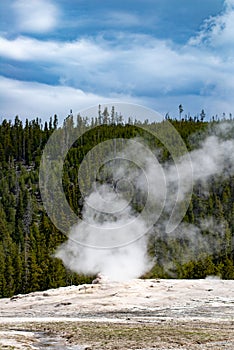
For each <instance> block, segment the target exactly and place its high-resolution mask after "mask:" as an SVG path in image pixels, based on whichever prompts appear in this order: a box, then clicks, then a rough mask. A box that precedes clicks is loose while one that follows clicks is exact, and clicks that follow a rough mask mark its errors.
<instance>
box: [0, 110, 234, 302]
mask: <svg viewBox="0 0 234 350" xmlns="http://www.w3.org/2000/svg"><path fill="white" fill-rule="evenodd" d="M181 113H182V112H181ZM99 119H100V120H101V121H102V122H103V125H98V124H99ZM170 122H171V123H172V125H173V126H174V127H175V128H176V129H177V131H178V132H179V133H180V135H181V136H182V138H183V140H184V142H185V143H186V146H187V147H188V149H189V150H191V149H194V148H196V147H197V146H198V142H199V141H200V140H202V139H203V138H204V137H205V135H206V133H207V132H208V130H209V128H212V126H213V124H216V123H217V122H214V121H213V122H210V123H207V122H201V121H198V120H194V119H192V118H191V119H188V120H185V119H182V120H180V121H177V120H170ZM139 124H141V125H143V126H144V127H145V130H143V129H142V128H139V127H138V125H139ZM64 125H66V128H67V130H69V131H71V132H72V130H74V128H79V130H86V133H84V134H83V135H82V137H81V138H80V139H79V140H78V141H77V142H75V144H74V145H73V146H72V147H71V149H70V151H69V152H68V154H67V157H66V159H65V162H64V176H63V186H64V191H65V194H66V198H67V200H68V202H69V204H70V206H71V208H72V209H73V210H74V211H75V212H76V213H77V215H78V216H81V212H82V196H81V193H80V189H79V183H78V171H79V169H80V164H81V162H82V160H83V158H84V156H85V155H87V154H88V152H89V151H90V150H91V149H93V147H94V146H96V145H97V144H98V143H99V142H103V141H105V140H112V139H115V138H116V139H117V138H120V139H121V138H123V139H129V138H135V137H142V139H144V141H145V142H147V143H148V145H149V146H150V147H151V148H152V149H155V148H158V149H159V150H160V151H159V158H160V161H161V162H165V161H168V160H170V153H169V152H168V150H167V149H166V148H164V147H163V142H161V141H159V140H157V139H156V138H155V137H153V136H152V135H151V134H150V132H147V130H160V131H161V134H162V135H164V136H163V137H165V138H167V139H169V140H170V141H171V147H173V145H174V142H173V138H171V135H170V130H169V129H168V128H167V127H166V123H164V122H162V123H151V124H149V123H148V121H146V122H145V123H140V122H139V121H134V122H133V121H132V119H131V118H129V120H128V123H127V124H124V122H123V117H122V116H119V115H117V114H116V113H115V111H114V109H112V110H111V111H110V112H108V110H105V111H104V112H103V113H101V112H100V113H99V115H98V116H97V117H96V116H94V117H93V118H92V119H91V121H90V125H91V126H92V127H94V126H96V127H95V128H91V129H89V122H88V120H87V118H82V117H81V116H78V117H77V123H75V122H74V121H73V119H72V118H68V119H66V120H65V121H64ZM55 129H57V130H58V131H57V132H58V142H57V143H58V145H57V146H58V148H59V147H61V138H60V129H59V128H58V119H57V116H54V118H50V120H49V122H48V123H45V125H44V126H43V125H42V123H41V121H40V120H39V119H36V120H32V121H28V120H26V122H25V124H24V125H23V123H22V121H20V119H19V118H18V117H16V118H15V120H14V122H13V123H12V122H11V121H7V120H3V122H2V124H1V125H0V297H9V296H11V295H13V294H14V293H28V292H31V291H35V290H45V289H48V288H56V287H59V286H65V285H70V284H79V283H88V282H90V281H91V280H92V276H82V275H77V274H75V273H72V272H71V271H68V270H66V269H65V268H64V266H63V265H62V263H61V261H60V260H58V259H56V258H54V256H53V254H54V252H55V249H56V247H58V245H59V244H61V243H62V242H64V241H65V240H66V237H65V236H64V235H63V234H62V233H61V232H59V231H58V230H57V229H56V228H55V227H54V225H53V224H52V223H51V221H50V219H49V218H48V217H47V215H46V213H45V211H44V208H43V205H42V201H41V197H40V191H39V183H38V182H39V180H38V173H39V166H40V158H41V154H42V152H43V148H44V146H45V144H46V142H47V140H48V138H49V137H50V135H51V134H52V132H53V131H54V130H55ZM194 133H196V139H194V138H193V136H192V135H194ZM66 137H67V139H66V140H62V141H63V142H68V141H69V140H68V138H69V133H68V134H67V136H66ZM107 147H108V146H107ZM117 147H118V146H117ZM176 147H177V150H178V149H179V145H178V144H177V145H176ZM53 151H54V158H56V149H55V150H53ZM103 151H106V152H107V151H109V149H106V150H105V149H103ZM175 151H176V148H175ZM92 157H93V158H92V159H91V160H90V162H89V164H90V168H89V169H88V168H86V167H85V166H84V167H83V168H82V169H81V171H82V172H83V173H82V174H83V178H84V179H85V184H81V185H83V186H85V185H88V187H89V184H91V181H92V179H91V174H92V169H95V168H96V166H97V163H98V157H99V154H98V152H97V153H96V154H95V152H94V153H93V155H92ZM52 161H53V160H52ZM130 170H131V169H130ZM102 177H103V179H105V180H107V181H112V179H111V177H110V175H109V174H108V172H103V173H102ZM233 184H234V178H233V176H231V175H230V176H229V177H225V178H223V177H222V176H220V177H219V178H218V179H217V178H216V179H212V181H211V182H210V185H209V194H208V195H207V196H203V195H202V194H201V193H202V191H200V189H201V188H200V187H199V185H197V186H196V187H195V188H194V194H193V197H192V200H191V203H190V205H189V208H188V210H187V213H186V215H185V217H184V222H185V223H187V224H199V222H200V220H201V219H203V218H209V217H211V216H212V217H213V218H214V219H215V220H216V221H217V222H218V223H219V225H220V227H222V230H223V231H222V232H223V234H222V235H221V236H219V237H218V236H217V237H216V238H215V239H216V241H217V246H218V247H220V249H219V250H217V251H215V252H214V254H210V253H209V252H207V254H205V252H203V255H202V256H198V257H197V259H196V260H193V259H191V260H189V259H187V261H185V262H182V261H181V259H180V255H181V252H182V251H183V250H184V249H185V246H186V242H185V241H181V240H178V239H171V240H165V239H162V238H158V239H157V241H156V242H155V241H152V242H151V241H150V243H149V252H150V254H151V255H152V256H156V258H157V262H156V263H155V265H154V267H153V268H152V269H151V271H150V272H148V273H147V274H146V275H145V276H144V277H145V278H155V277H161V278H170V277H179V278H204V277H206V276H207V275H217V276H220V277H222V278H225V279H233V278H234V252H233V246H232V243H233V238H234V220H233V217H234V204H233V197H234V186H233ZM133 204H134V209H135V210H138V211H140V210H141V208H142V207H143V206H144V198H143V197H142V196H140V195H139V194H138V195H136V197H135V198H134V199H133ZM59 214H60V217H61V220H64V222H65V221H66V216H65V213H63V212H61V213H59ZM202 234H203V235H204V237H206V235H209V233H207V232H206V230H203V232H202ZM188 256H189V255H188ZM166 257H167V258H168V259H169V260H170V261H171V266H170V267H169V268H168V266H167V267H166V266H165V258H166Z"/></svg>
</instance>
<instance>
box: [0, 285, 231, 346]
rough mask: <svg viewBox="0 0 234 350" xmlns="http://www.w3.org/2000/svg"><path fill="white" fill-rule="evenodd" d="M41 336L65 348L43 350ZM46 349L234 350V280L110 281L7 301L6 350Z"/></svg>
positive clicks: (1, 311)
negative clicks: (56, 339) (51, 337)
mask: <svg viewBox="0 0 234 350" xmlns="http://www.w3.org/2000/svg"><path fill="white" fill-rule="evenodd" d="M42 330H43V331H45V332H47V331H49V332H50V333H51V334H56V335H58V336H60V337H61V339H62V340H61V347H58V346H56V347H53V346H51V347H48V346H47V347H44V346H43V344H41V343H40V342H39V341H38V339H37V337H38V334H40V333H38V331H42ZM43 334H44V335H45V336H46V334H47V333H41V337H42V336H43ZM39 344H41V345H39ZM62 344H63V345H62ZM69 344H71V345H69ZM10 345H11V346H12V347H10ZM72 345H73V346H72ZM74 345H76V347H74ZM70 346H71V347H70ZM45 348H46V349H60V348H61V349H145V350H146V349H147V350H150V349H184V350H185V349H215V350H218V349H230V350H231V349H234V280H230V281H224V280H219V279H214V278H210V279H205V280H132V281H130V282H122V283H117V282H108V281H104V282H102V283H101V284H93V285H82V286H71V287H64V288H58V289H53V290H48V291H45V292H34V293H30V294H27V295H18V296H15V297H12V298H10V299H0V349H45Z"/></svg>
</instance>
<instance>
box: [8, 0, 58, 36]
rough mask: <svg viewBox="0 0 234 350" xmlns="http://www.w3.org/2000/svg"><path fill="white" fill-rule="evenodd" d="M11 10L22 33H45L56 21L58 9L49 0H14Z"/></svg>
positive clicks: (53, 26) (52, 27) (55, 24)
mask: <svg viewBox="0 0 234 350" xmlns="http://www.w3.org/2000/svg"><path fill="white" fill-rule="evenodd" d="M13 10H14V12H15V16H16V21H17V22H16V24H17V27H18V29H19V30H20V31H21V32H24V33H45V32H48V31H51V30H52V29H54V28H55V27H56V26H57V23H58V17H59V10H58V8H57V6H56V5H55V4H54V3H53V2H52V1H50V0H30V1H28V0H15V1H14V3H13Z"/></svg>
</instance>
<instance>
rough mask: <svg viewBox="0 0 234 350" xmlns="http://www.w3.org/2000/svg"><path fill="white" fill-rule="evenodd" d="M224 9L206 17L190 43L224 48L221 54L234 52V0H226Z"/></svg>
mask: <svg viewBox="0 0 234 350" xmlns="http://www.w3.org/2000/svg"><path fill="white" fill-rule="evenodd" d="M224 5H225V6H224V11H223V12H222V13H221V14H220V15H218V16H215V17H210V18H208V19H206V20H205V21H204V23H203V25H202V28H201V30H200V31H199V32H198V34H197V35H196V36H194V37H192V38H191V39H190V41H189V44H190V45H195V46H198V45H206V46H208V47H210V48H213V49H216V50H217V49H221V48H222V49H224V48H225V52H224V51H223V52H222V53H221V54H222V55H223V54H225V53H230V51H231V52H232V53H233V42H234V0H225V3H224Z"/></svg>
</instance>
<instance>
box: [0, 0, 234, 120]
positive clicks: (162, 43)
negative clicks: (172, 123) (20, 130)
mask: <svg viewBox="0 0 234 350" xmlns="http://www.w3.org/2000/svg"><path fill="white" fill-rule="evenodd" d="M0 57H1V59H0V118H1V119H3V118H8V119H14V117H15V116H16V115H19V116H20V117H21V118H22V119H24V118H26V117H27V118H29V119H32V118H35V117H40V118H42V119H45V120H46V119H49V117H50V116H53V115H54V114H55V113H56V114H57V115H58V116H59V118H61V119H63V118H65V117H66V116H67V115H68V114H69V111H70V110H71V109H72V110H73V113H78V112H79V111H81V110H83V109H85V108H89V107H91V106H96V105H98V104H101V105H102V104H105V103H113V104H114V103H115V102H129V103H135V104H139V105H142V106H145V107H147V108H151V109H153V110H156V111H158V112H159V113H161V114H162V115H165V114H166V113H169V115H170V116H171V117H176V116H178V114H179V112H178V106H179V105H180V104H182V105H183V108H184V112H183V115H185V114H187V115H192V116H194V115H197V114H200V112H201V110H202V109H204V110H205V112H206V115H207V119H209V118H210V117H211V116H212V115H216V114H218V115H222V114H223V113H225V114H226V115H229V113H232V114H233V115H234V79H233V74H234V0H196V1H193V0H134V1H133V0H124V1H123V0H118V1H116V0H115V1H113V0H92V1H91V0H57V1H55V0H30V1H29V0H2V1H1V2H0Z"/></svg>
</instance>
